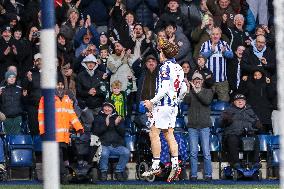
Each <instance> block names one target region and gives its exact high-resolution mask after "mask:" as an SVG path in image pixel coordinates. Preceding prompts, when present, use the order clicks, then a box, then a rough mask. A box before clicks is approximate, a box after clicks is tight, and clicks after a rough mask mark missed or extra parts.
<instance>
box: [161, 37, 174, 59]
mask: <svg viewBox="0 0 284 189" xmlns="http://www.w3.org/2000/svg"><path fill="white" fill-rule="evenodd" d="M158 41H159V45H160V47H161V49H162V52H163V53H164V55H165V56H166V58H174V57H175V56H176V55H177V54H178V52H179V46H178V45H176V44H173V43H171V42H169V41H168V40H166V39H163V38H159V39H158Z"/></svg>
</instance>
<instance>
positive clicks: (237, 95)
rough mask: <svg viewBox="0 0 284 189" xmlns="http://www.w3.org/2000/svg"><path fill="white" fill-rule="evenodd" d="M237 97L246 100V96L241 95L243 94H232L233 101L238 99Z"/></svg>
mask: <svg viewBox="0 0 284 189" xmlns="http://www.w3.org/2000/svg"><path fill="white" fill-rule="evenodd" d="M239 99H243V100H246V97H245V95H243V94H236V95H235V96H234V101H235V100H239Z"/></svg>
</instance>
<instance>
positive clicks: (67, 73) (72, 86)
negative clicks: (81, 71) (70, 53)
mask: <svg viewBox="0 0 284 189" xmlns="http://www.w3.org/2000/svg"><path fill="white" fill-rule="evenodd" d="M60 71H61V74H62V77H63V84H64V88H65V89H66V90H69V91H70V92H71V93H72V94H73V95H74V96H76V82H75V81H76V75H75V74H74V72H73V68H72V64H71V63H70V62H69V61H68V59H67V60H64V61H63V64H62V65H61V69H60Z"/></svg>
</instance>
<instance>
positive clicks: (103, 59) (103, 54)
mask: <svg viewBox="0 0 284 189" xmlns="http://www.w3.org/2000/svg"><path fill="white" fill-rule="evenodd" d="M108 57H109V49H108V46H107V45H100V56H99V58H100V59H99V64H100V65H99V67H101V68H102V70H101V71H103V72H105V73H107V74H108V75H110V74H111V73H110V71H109V70H108V69H107V60H108Z"/></svg>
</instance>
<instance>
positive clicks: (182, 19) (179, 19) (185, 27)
mask: <svg viewBox="0 0 284 189" xmlns="http://www.w3.org/2000/svg"><path fill="white" fill-rule="evenodd" d="M169 21H173V22H175V23H176V25H177V26H179V27H180V28H181V30H182V31H183V33H184V34H185V35H186V36H188V37H189V36H190V34H191V31H192V26H191V24H190V21H189V20H188V18H187V16H185V15H183V14H182V12H181V11H180V10H179V9H178V11H177V12H170V11H169V10H168V9H167V10H166V12H165V13H163V14H162V15H161V16H160V19H159V21H158V22H157V24H156V26H155V30H156V31H159V30H161V29H162V28H163V27H164V25H165V23H167V22H169Z"/></svg>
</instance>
